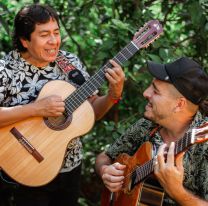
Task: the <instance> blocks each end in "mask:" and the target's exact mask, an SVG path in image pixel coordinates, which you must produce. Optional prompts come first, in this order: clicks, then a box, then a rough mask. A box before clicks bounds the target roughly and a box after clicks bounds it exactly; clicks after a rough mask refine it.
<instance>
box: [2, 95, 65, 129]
mask: <svg viewBox="0 0 208 206" xmlns="http://www.w3.org/2000/svg"><path fill="white" fill-rule="evenodd" d="M63 112H64V102H63V100H62V99H61V97H59V96H55V95H54V96H49V97H46V98H43V99H40V100H38V101H36V102H33V103H29V104H26V105H19V106H14V107H0V127H3V126H6V125H9V124H13V123H15V122H18V121H21V120H24V119H26V118H29V117H34V116H42V117H50V116H59V115H61V114H62V113H63Z"/></svg>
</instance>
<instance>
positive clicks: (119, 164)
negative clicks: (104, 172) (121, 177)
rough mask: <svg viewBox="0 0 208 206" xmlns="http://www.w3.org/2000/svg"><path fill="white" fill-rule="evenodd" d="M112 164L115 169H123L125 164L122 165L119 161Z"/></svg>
mask: <svg viewBox="0 0 208 206" xmlns="http://www.w3.org/2000/svg"><path fill="white" fill-rule="evenodd" d="M113 166H114V167H115V168H116V169H118V170H123V169H124V168H126V165H122V164H121V163H119V162H115V163H114V164H113Z"/></svg>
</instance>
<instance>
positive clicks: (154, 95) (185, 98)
mask: <svg viewBox="0 0 208 206" xmlns="http://www.w3.org/2000/svg"><path fill="white" fill-rule="evenodd" d="M148 70H149V72H150V73H151V74H152V75H153V77H154V78H153V81H152V83H151V85H150V86H149V87H148V88H147V89H146V90H145V91H144V93H143V95H144V97H145V98H146V99H147V101H148V103H147V105H146V107H145V112H144V118H142V119H140V120H138V121H137V122H136V123H135V124H133V125H132V126H131V127H130V128H129V129H128V130H127V131H126V133H125V134H123V135H122V136H121V137H120V138H118V139H117V140H116V141H115V142H114V143H113V144H112V145H110V146H109V147H108V148H107V149H106V150H105V151H104V152H102V153H101V154H99V155H98V157H97V159H96V171H97V173H98V174H99V175H100V177H101V178H102V180H103V182H104V184H105V186H106V187H107V188H108V189H109V190H110V191H111V192H117V191H119V190H120V189H121V188H122V185H123V180H124V178H125V177H124V170H125V168H126V165H124V164H121V163H118V162H115V159H116V158H117V156H118V155H119V154H121V153H127V154H129V155H134V154H135V152H136V151H137V150H138V148H139V147H140V146H141V145H142V144H143V143H144V142H146V141H149V142H151V143H152V145H153V151H152V153H153V154H154V156H156V154H157V156H156V158H155V161H154V162H155V163H154V174H155V176H156V178H157V179H158V181H159V182H160V185H161V186H162V187H163V189H164V191H165V196H164V200H163V205H178V204H179V205H183V206H197V205H200V206H203V205H206V206H207V205H208V143H207V142H205V143H201V144H194V145H193V146H191V147H190V148H188V149H187V150H186V151H183V152H182V153H180V154H179V155H177V157H175V156H174V149H175V142H176V141H178V140H180V139H181V138H183V137H184V136H185V135H186V134H188V133H189V132H190V131H192V129H193V128H196V127H199V126H201V125H203V124H205V123H207V122H208V117H207V116H206V115H205V114H203V113H202V112H201V110H200V105H202V103H203V102H204V101H205V100H206V99H207V96H208V75H207V74H206V73H205V72H204V71H203V69H202V68H201V66H200V65H199V64H198V63H197V62H195V61H193V60H192V59H190V58H187V57H182V58H180V59H177V60H176V61H174V62H172V63H168V64H157V63H154V62H148ZM166 153H167V155H165V154H166ZM142 155H143V154H142V153H141V156H142ZM164 156H166V157H167V158H165V157H164ZM148 198H151V197H148Z"/></svg>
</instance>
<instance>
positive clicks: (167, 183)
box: [154, 142, 184, 199]
mask: <svg viewBox="0 0 208 206" xmlns="http://www.w3.org/2000/svg"><path fill="white" fill-rule="evenodd" d="M166 146H167V145H166V144H163V145H162V146H160V148H159V150H158V154H157V163H156V164H155V167H154V174H155V176H156V177H157V179H158V181H159V182H160V184H161V186H162V187H163V188H164V190H165V191H166V192H167V193H168V194H169V196H170V197H172V198H173V199H176V197H177V195H180V192H179V191H180V189H183V177H184V168H183V155H184V153H181V154H179V155H178V156H177V157H176V159H175V157H174V148H175V143H174V142H171V144H170V147H169V150H168V153H167V161H166V162H165V157H164V153H165V148H166Z"/></svg>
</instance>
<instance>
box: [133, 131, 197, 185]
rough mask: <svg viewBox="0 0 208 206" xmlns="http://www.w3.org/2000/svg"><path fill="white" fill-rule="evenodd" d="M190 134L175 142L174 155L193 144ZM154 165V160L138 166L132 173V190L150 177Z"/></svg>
mask: <svg viewBox="0 0 208 206" xmlns="http://www.w3.org/2000/svg"><path fill="white" fill-rule="evenodd" d="M191 134H192V132H188V133H186V134H185V136H184V137H183V138H181V139H180V140H178V141H176V142H175V151H174V153H175V155H176V154H179V153H180V152H182V151H184V150H185V149H186V148H187V147H189V146H191V145H192V144H193V139H192V135H191ZM154 163H155V158H153V159H151V160H149V161H147V162H146V163H145V164H143V165H141V166H138V167H137V168H136V169H135V170H134V171H133V172H132V185H131V187H132V188H133V187H134V186H135V185H136V184H138V183H139V182H141V181H143V180H144V179H145V178H146V177H147V176H148V175H150V174H151V173H152V172H153V171H154Z"/></svg>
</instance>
